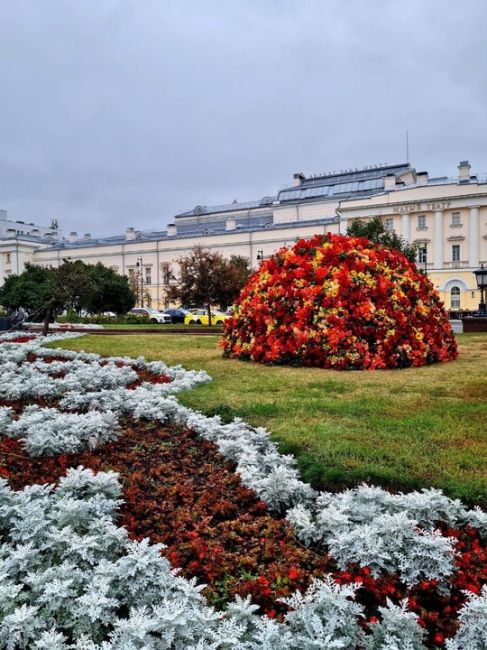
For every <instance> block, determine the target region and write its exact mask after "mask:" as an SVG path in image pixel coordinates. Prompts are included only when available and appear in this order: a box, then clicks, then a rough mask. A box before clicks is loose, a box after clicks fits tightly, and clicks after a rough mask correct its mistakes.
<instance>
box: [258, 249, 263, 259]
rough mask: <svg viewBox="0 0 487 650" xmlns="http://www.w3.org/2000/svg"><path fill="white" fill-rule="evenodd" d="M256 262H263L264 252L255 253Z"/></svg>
mask: <svg viewBox="0 0 487 650" xmlns="http://www.w3.org/2000/svg"><path fill="white" fill-rule="evenodd" d="M257 261H258V262H263V261H264V251H261V250H259V251H257Z"/></svg>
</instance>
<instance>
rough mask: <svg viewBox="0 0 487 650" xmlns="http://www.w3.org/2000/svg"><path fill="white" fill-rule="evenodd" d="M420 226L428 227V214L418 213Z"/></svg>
mask: <svg viewBox="0 0 487 650" xmlns="http://www.w3.org/2000/svg"><path fill="white" fill-rule="evenodd" d="M418 228H426V215H424V214H419V215H418Z"/></svg>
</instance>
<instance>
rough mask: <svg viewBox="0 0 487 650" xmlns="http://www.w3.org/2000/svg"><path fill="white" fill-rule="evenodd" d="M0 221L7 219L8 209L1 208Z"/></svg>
mask: <svg viewBox="0 0 487 650" xmlns="http://www.w3.org/2000/svg"><path fill="white" fill-rule="evenodd" d="M0 221H7V210H0Z"/></svg>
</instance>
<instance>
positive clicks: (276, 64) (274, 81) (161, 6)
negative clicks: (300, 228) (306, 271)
mask: <svg viewBox="0 0 487 650" xmlns="http://www.w3.org/2000/svg"><path fill="white" fill-rule="evenodd" d="M486 23H487V5H486V4H485V2H483V0H478V1H474V0H470V1H466V2H462V3H459V2H457V1H455V2H454V1H453V0H429V1H428V2H424V1H422V0H409V1H407V2H406V1H405V0H396V1H394V2H390V1H385V0H384V1H382V0H370V1H369V2H363V1H361V0H348V1H343V0H327V1H324V0H320V1H318V0H317V1H311V0H310V1H302V2H299V3H297V2H290V1H287V0H264V1H259V0H230V1H224V0H211V1H208V2H201V1H196V0H194V1H191V0H183V1H181V2H164V1H163V0H145V1H143V2H141V1H140V0H83V2H79V1H76V0H30V1H22V0H16V2H8V1H7V0H6V1H5V2H3V3H0V25H1V38H0V89H1V98H0V124H1V138H0V207H4V208H7V209H8V210H9V211H10V214H11V216H12V217H15V218H24V217H25V218H26V219H28V220H33V219H35V220H38V221H39V222H46V221H48V220H49V219H50V218H51V217H54V216H55V217H58V218H59V219H60V221H61V223H62V226H63V228H64V229H65V230H66V231H69V230H87V231H92V232H96V233H99V234H107V233H110V232H117V231H120V230H122V229H123V228H125V227H126V226H128V225H136V226H138V227H140V228H155V227H162V226H163V225H165V224H166V223H167V222H169V221H170V219H171V216H172V215H174V214H175V213H177V212H179V211H182V210H185V209H189V208H191V207H193V206H194V205H196V204H198V203H203V204H209V205H211V204H214V203H222V202H227V201H231V200H233V199H234V198H238V199H241V200H245V199H249V198H256V197H260V196H263V195H265V194H269V193H272V192H274V191H276V190H277V189H278V188H279V187H281V186H282V185H283V184H284V183H286V182H288V181H289V180H290V177H291V175H292V173H293V172H294V171H298V170H302V171H304V172H306V173H314V172H320V171H326V170H327V169H337V168H343V167H349V166H358V165H362V164H367V163H376V162H385V161H388V162H394V161H402V160H403V159H404V157H405V145H404V142H405V130H406V129H409V132H410V143H411V158H412V162H413V163H414V164H415V165H416V166H417V167H418V168H421V169H423V168H424V169H428V170H430V171H431V172H432V173H434V174H445V173H446V174H453V173H454V171H455V164H456V163H457V162H458V161H459V160H460V159H463V158H470V160H471V162H472V164H473V167H474V169H476V170H477V171H479V172H482V171H483V172H485V171H487V155H486V154H487V146H486V145H487V135H486V134H487V128H486V127H487V78H486V75H487V73H486V71H487V48H486V46H485V39H484V34H483V30H484V26H485V24H486Z"/></svg>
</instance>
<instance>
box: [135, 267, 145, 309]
mask: <svg viewBox="0 0 487 650" xmlns="http://www.w3.org/2000/svg"><path fill="white" fill-rule="evenodd" d="M137 268H138V269H139V271H140V306H141V307H143V306H144V261H143V259H142V258H141V257H138V258H137Z"/></svg>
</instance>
